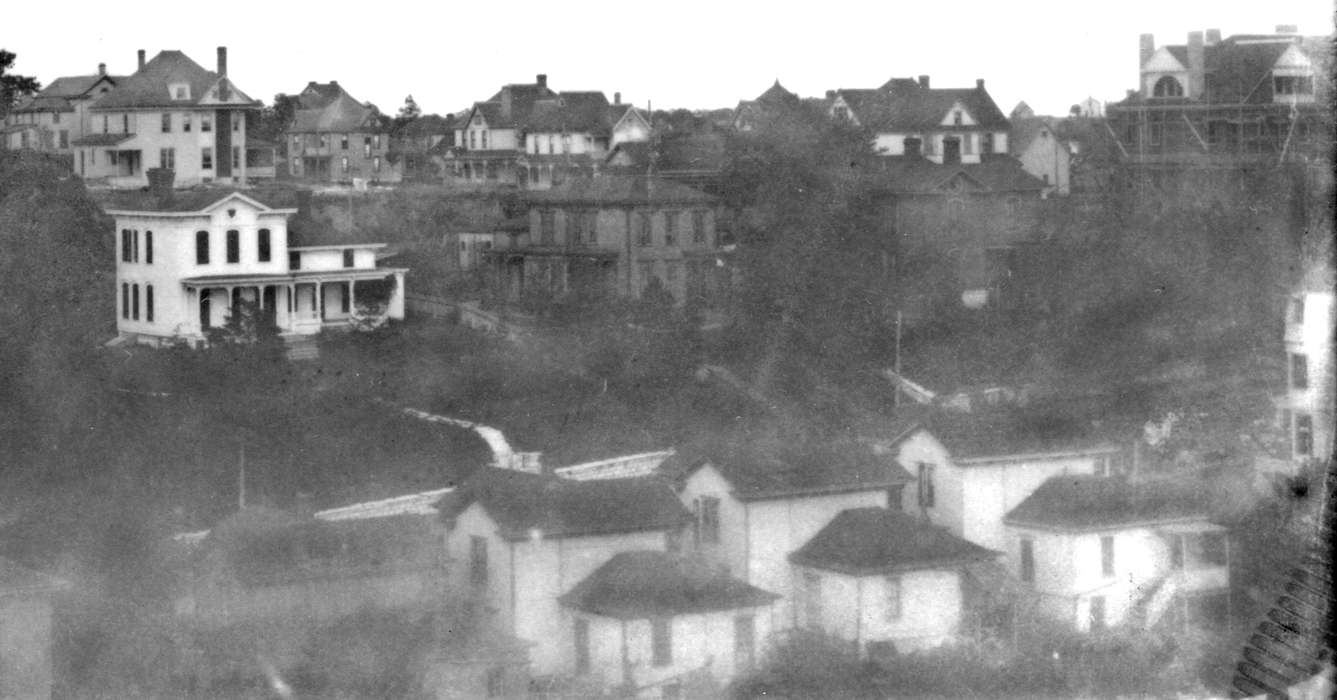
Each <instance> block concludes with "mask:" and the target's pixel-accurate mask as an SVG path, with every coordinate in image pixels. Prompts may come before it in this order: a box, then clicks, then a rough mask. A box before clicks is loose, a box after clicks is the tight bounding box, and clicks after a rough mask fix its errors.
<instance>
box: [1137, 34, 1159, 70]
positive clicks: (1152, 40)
mask: <svg viewBox="0 0 1337 700" xmlns="http://www.w3.org/2000/svg"><path fill="white" fill-rule="evenodd" d="M1154 53H1156V36H1155V35H1153V34H1143V35H1142V36H1140V37H1138V40H1137V69H1138V70H1139V71H1141V70H1142V66H1145V65H1147V61H1150V60H1151V55H1152V54H1154Z"/></svg>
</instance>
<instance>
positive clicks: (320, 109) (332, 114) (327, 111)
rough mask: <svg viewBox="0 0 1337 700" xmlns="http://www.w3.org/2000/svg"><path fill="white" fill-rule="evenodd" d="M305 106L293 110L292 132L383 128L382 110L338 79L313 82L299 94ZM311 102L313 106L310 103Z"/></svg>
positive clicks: (358, 130)
mask: <svg viewBox="0 0 1337 700" xmlns="http://www.w3.org/2000/svg"><path fill="white" fill-rule="evenodd" d="M298 101H299V103H301V104H302V105H303V106H302V107H301V108H299V109H298V110H297V111H296V112H294V113H293V121H292V125H291V126H289V127H288V129H287V130H288V132H289V133H298V134H310V133H350V132H367V131H383V129H382V128H381V125H380V124H379V120H378V117H379V116H380V111H379V110H377V109H376V108H375V107H374V106H371V105H366V104H363V103H361V102H358V100H357V98H355V97H353V96H352V95H350V94H348V91H346V90H344V89H343V87H341V86H340V85H339V84H338V83H329V84H327V85H321V84H318V83H311V84H310V85H308V86H307V87H306V90H303V91H302V94H301V95H299V96H298ZM307 105H310V106H307Z"/></svg>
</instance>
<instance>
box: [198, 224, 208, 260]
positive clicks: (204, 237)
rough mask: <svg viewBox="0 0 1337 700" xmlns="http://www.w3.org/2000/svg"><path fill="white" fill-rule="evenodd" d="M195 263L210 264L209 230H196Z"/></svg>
mask: <svg viewBox="0 0 1337 700" xmlns="http://www.w3.org/2000/svg"><path fill="white" fill-rule="evenodd" d="M195 264H196V265H208V264H209V232H208V231H196V232H195Z"/></svg>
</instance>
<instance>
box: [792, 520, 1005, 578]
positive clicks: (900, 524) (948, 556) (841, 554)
mask: <svg viewBox="0 0 1337 700" xmlns="http://www.w3.org/2000/svg"><path fill="white" fill-rule="evenodd" d="M998 554H999V553H998V552H995V551H993V550H991V549H985V548H984V547H981V546H979V545H977V544H974V543H971V542H967V541H966V540H963V539H961V538H960V537H957V536H956V535H953V534H952V533H950V532H948V531H947V529H946V528H942V527H938V526H936V525H930V524H929V523H927V522H925V521H924V520H922V519H920V518H918V517H915V516H913V515H910V514H908V513H901V512H898V511H893V510H889V509H887V508H852V509H850V510H843V511H841V512H840V513H839V514H838V515H836V517H835V518H833V519H832V520H831V522H830V523H827V525H826V527H824V528H822V529H821V530H820V531H818V533H817V534H816V535H813V537H812V539H810V540H808V542H807V543H806V544H804V545H803V546H802V547H801V548H799V550H798V551H796V552H794V553H793V554H791V555H789V560H790V561H791V562H793V563H795V564H801V565H803V566H812V567H815V568H819V569H829V570H832V571H839V572H843V573H848V574H854V575H866V574H879V573H887V572H891V571H907V570H913V569H929V568H939V567H946V566H955V565H960V564H965V563H968V562H975V561H988V560H992V559H994V558H996V557H997V556H998Z"/></svg>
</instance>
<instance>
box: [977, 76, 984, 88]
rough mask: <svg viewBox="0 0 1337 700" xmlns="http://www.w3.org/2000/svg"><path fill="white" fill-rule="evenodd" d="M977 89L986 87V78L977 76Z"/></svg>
mask: <svg viewBox="0 0 1337 700" xmlns="http://www.w3.org/2000/svg"><path fill="white" fill-rule="evenodd" d="M975 89H976V90H983V89H984V78H975Z"/></svg>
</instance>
